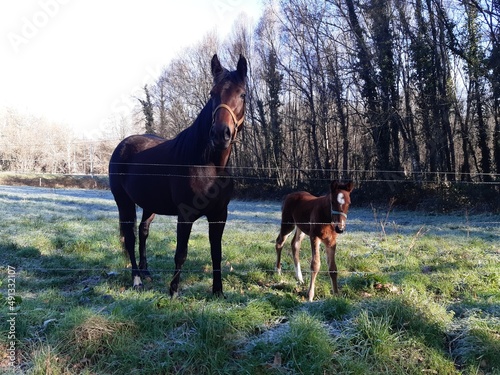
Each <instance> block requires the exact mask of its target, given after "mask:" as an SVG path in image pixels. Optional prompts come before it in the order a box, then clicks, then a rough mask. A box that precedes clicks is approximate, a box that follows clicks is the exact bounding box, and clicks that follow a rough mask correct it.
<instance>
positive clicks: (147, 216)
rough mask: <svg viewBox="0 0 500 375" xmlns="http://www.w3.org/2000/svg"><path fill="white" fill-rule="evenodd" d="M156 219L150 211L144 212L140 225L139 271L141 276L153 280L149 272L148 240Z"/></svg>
mask: <svg viewBox="0 0 500 375" xmlns="http://www.w3.org/2000/svg"><path fill="white" fill-rule="evenodd" d="M154 218H155V214H154V213H152V212H149V211H145V210H144V211H143V212H142V219H141V224H139V269H140V270H141V275H142V276H143V277H145V278H149V279H150V278H151V274H150V273H149V270H148V261H147V259H146V240H147V238H148V235H149V226H150V225H151V222H152V221H153V219H154Z"/></svg>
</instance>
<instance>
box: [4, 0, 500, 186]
mask: <svg viewBox="0 0 500 375" xmlns="http://www.w3.org/2000/svg"><path fill="white" fill-rule="evenodd" d="M499 20H500V1H499V0H490V1H485V0H448V1H446V2H444V1H443V0H411V1H406V0H356V1H355V0H281V1H278V2H277V1H274V2H273V1H270V2H269V3H268V4H267V5H266V8H265V10H264V12H263V15H262V17H261V18H260V19H259V20H258V22H257V23H256V24H255V23H254V22H251V21H250V20H248V19H246V18H245V17H243V16H242V17H240V19H239V20H238V22H237V23H236V24H235V25H234V27H233V31H232V33H231V34H230V35H229V36H228V37H227V38H226V39H225V40H220V38H219V37H218V35H217V34H216V33H215V32H213V33H209V34H207V35H205V37H204V38H203V39H202V40H201V41H200V42H199V43H197V44H196V45H192V46H189V47H187V48H186V49H185V50H184V51H183V53H182V54H180V55H179V56H178V57H177V58H175V59H173V60H172V61H171V62H170V63H169V64H168V65H167V66H165V67H164V69H163V72H162V74H161V75H160V76H159V77H158V78H157V79H156V81H155V82H153V83H151V84H148V85H147V86H145V87H144V92H143V95H142V97H140V98H137V99H138V100H137V107H136V108H135V110H134V113H132V114H131V115H130V119H128V120H127V121H128V122H130V123H139V124H140V126H141V128H140V131H141V132H147V133H155V134H158V135H161V136H164V137H167V138H171V137H173V136H175V135H176V134H177V133H178V132H179V131H181V130H182V129H184V128H185V127H187V126H189V124H191V123H192V122H193V120H194V119H195V117H196V116H197V114H198V113H199V112H200V110H201V108H202V107H203V106H204V104H205V103H206V101H207V100H208V98H209V93H210V89H211V85H212V82H211V75H210V64H209V62H210V59H211V57H212V55H213V54H214V53H215V52H217V53H218V54H219V56H220V57H221V59H222V60H223V61H225V64H224V65H225V66H228V67H232V66H234V65H235V63H236V61H237V59H238V57H239V55H240V54H243V55H244V56H246V57H247V59H248V61H249V78H248V79H249V85H248V92H247V111H246V118H245V126H244V130H243V132H242V134H240V135H239V136H238V138H239V142H238V143H237V144H236V145H235V148H234V152H233V155H232V160H231V161H232V164H233V165H234V171H233V174H235V175H237V176H238V177H239V181H240V182H241V183H242V184H245V182H246V181H248V182H249V181H252V184H253V186H255V183H259V184H261V185H263V186H264V185H269V186H270V187H278V188H283V189H287V188H289V189H292V188H293V189H296V188H298V187H309V186H313V185H314V184H315V183H317V184H318V185H321V186H323V185H324V183H323V181H324V180H328V179H333V178H340V179H354V180H356V181H358V182H361V184H363V183H365V182H373V181H378V182H380V183H381V184H382V186H389V187H391V188H393V187H394V186H396V185H397V184H396V185H395V183H397V182H401V181H403V182H410V183H411V184H413V185H415V186H418V185H422V184H429V183H431V184H439V185H443V184H450V183H451V184H453V183H465V184H470V183H482V184H491V185H492V186H494V187H496V188H498V184H497V182H498V181H499V179H500V178H499V176H500V106H499V100H500V40H499V37H500V29H499V26H500V24H499ZM14 117H15V116H14ZM14 117H12V116H11V117H8V116H6V118H7V120H5V121H4V123H5V124H7V123H15V122H16V119H15V118H14ZM0 126H1V124H0ZM4 128H5V129H9V131H10V132H11V133H12V132H14V130H13V129H16V127H15V126H10V125H8V126H7V125H5V126H4ZM19 128H20V126H18V127H17V129H18V130H19ZM31 130H33V129H31ZM14 133H15V132H14ZM31 133H33V131H31ZM55 133H56V132H55V131H54V132H53V133H52V134H55ZM17 136H18V137H21V138H23V139H27V138H24V137H29V136H32V137H36V134H31V135H29V134H26V135H25V136H21V135H20V133H19V132H18V133H17ZM2 138H3V139H2V140H6V130H5V131H4V130H2ZM115 138H116V137H115ZM41 142H48V143H50V144H56V143H57V144H59V143H61V142H62V144H65V143H64V141H57V142H56V141H50V140H42V139H40V137H38V138H37V139H35V140H34V141H33V143H32V144H33V145H37V144H40V143H41ZM4 143H5V144H9V142H2V144H4ZM10 143H11V145H10V146H9V147H7V148H6V147H2V149H1V150H0V159H2V169H3V170H8V169H14V170H19V171H22V170H24V169H27V168H28V164H29V163H31V164H32V166H34V168H36V169H37V170H38V171H46V172H63V173H75V172H76V171H82V172H83V173H106V170H107V162H108V160H109V155H110V154H111V152H112V149H113V147H114V146H115V145H116V141H115V142H111V143H110V142H98V143H95V144H94V145H89V144H87V143H86V144H85V145H83V144H82V146H81V147H80V146H78V142H76V143H75V142H73V143H71V144H72V145H74V146H72V147H70V148H68V147H67V146H65V147H64V146H63V147H62V148H60V149H58V150H51V148H50V147H44V148H43V150H44V151H43V153H42V152H41V150H40V149H37V147H34V146H33V147H26V141H23V142H19V145H20V147H18V148H16V146H15V144H16V142H10ZM23 145H24V146H23ZM21 146H23V147H21ZM37 152H38V154H37V155H38V156H36V155H34V154H36V153H37ZM56 154H57V155H56ZM21 155H23V158H21ZM21 159H23V160H24V161H23V160H21ZM49 159H51V160H58V161H57V162H52V161H51V162H48V161H47V160H49ZM42 160H45V161H44V162H42ZM23 163H24V164H23ZM256 181H258V182H256ZM497 193H498V192H497Z"/></svg>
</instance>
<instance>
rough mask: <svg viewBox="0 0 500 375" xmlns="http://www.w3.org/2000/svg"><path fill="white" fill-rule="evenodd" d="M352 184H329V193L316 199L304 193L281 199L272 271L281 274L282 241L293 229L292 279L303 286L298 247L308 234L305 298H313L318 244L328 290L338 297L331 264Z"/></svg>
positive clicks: (318, 265)
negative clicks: (308, 274) (322, 251)
mask: <svg viewBox="0 0 500 375" xmlns="http://www.w3.org/2000/svg"><path fill="white" fill-rule="evenodd" d="M353 188H354V184H353V183H352V182H349V183H347V184H340V183H339V182H337V181H333V182H332V183H331V184H330V193H329V194H327V195H324V196H321V197H316V196H314V195H312V194H309V193H308V192H305V191H299V192H296V193H292V194H289V195H287V196H286V197H285V200H284V202H283V206H282V213H281V229H280V234H279V235H278V238H277V239H276V270H277V271H278V273H279V274H281V250H282V249H283V245H284V244H285V241H286V239H287V238H288V236H289V235H290V233H292V231H293V229H294V228H295V227H297V230H296V231H295V234H294V236H293V239H292V257H293V263H294V265H295V277H296V278H297V280H298V281H299V282H300V283H303V282H304V280H303V278H302V271H301V270H300V261H299V252H300V244H301V242H302V240H303V239H304V237H305V236H306V235H308V236H309V237H310V240H311V250H312V259H311V283H310V285H309V293H308V298H309V301H312V300H313V298H314V284H315V281H316V276H317V275H318V272H319V268H320V264H321V261H320V254H319V248H320V243H321V242H323V244H324V245H325V248H326V257H327V262H328V270H329V274H330V278H331V280H332V288H333V292H334V293H335V294H338V292H339V290H338V287H337V265H336V264H335V250H336V247H337V234H340V233H343V232H344V229H345V225H346V220H347V211H348V210H349V205H350V204H351V198H350V193H351V191H352V189H353Z"/></svg>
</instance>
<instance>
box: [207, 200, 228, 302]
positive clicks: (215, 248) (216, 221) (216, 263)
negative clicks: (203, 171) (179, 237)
mask: <svg viewBox="0 0 500 375" xmlns="http://www.w3.org/2000/svg"><path fill="white" fill-rule="evenodd" d="M207 220H208V238H209V239H210V254H211V256H212V274H213V276H212V277H213V281H212V294H213V295H214V296H217V297H224V293H223V292H222V269H221V262H222V234H223V233H224V228H225V226H226V220H227V207H226V209H225V210H222V212H220V213H217V214H215V215H214V214H210V215H207Z"/></svg>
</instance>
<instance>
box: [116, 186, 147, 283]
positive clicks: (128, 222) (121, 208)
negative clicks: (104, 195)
mask: <svg viewBox="0 0 500 375" xmlns="http://www.w3.org/2000/svg"><path fill="white" fill-rule="evenodd" d="M115 200H116V205H117V206H118V215H119V217H120V236H121V241H122V243H123V247H124V248H125V251H126V252H127V254H128V258H129V260H130V264H131V266H132V280H133V287H134V288H141V287H142V281H141V277H140V274H139V268H138V267H137V262H136V260H135V222H136V212H135V203H134V202H132V200H130V199H128V197H127V198H120V197H118V198H117V196H115Z"/></svg>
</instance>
